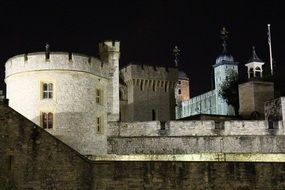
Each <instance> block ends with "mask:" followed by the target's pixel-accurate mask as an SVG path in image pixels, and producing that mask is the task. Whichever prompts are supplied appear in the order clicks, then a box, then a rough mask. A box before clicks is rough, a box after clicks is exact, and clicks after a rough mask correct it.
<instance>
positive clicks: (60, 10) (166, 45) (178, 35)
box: [0, 0, 285, 96]
mask: <svg viewBox="0 0 285 190" xmlns="http://www.w3.org/2000/svg"><path fill="white" fill-rule="evenodd" d="M105 1H106V0H105ZM105 1H104V2H105ZM75 2H76V3H75ZM93 2H95V4H94V5H93V4H91V3H87V2H84V1H62V0H58V1H51V0H46V1H38V4H32V3H28V1H19V2H16V1H12V0H6V1H5V0H2V1H1V2H0V21H1V22H0V23H1V30H0V34H1V35H0V39H1V40H0V49H1V52H0V63H1V65H0V76H1V77H0V80H1V82H0V83H4V64H5V62H6V60H7V59H8V58H9V57H12V56H14V55H17V54H22V53H29V52H35V51H44V46H45V43H46V42H48V43H49V44H50V46H51V51H72V52H78V53H83V54H87V55H92V56H96V57H97V56H98V43H99V42H101V41H103V40H106V39H112V40H119V41H121V60H120V64H121V66H123V65H126V64H127V63H129V62H131V61H136V62H155V63H158V64H165V65H166V64H169V63H171V62H172V60H173V57H172V49H173V47H174V46H175V45H178V47H179V48H180V49H181V51H182V56H181V58H180V59H181V63H180V67H181V69H183V70H184V71H185V72H186V73H187V74H188V75H189V77H190V83H191V96H193V95H198V94H200V93H203V92H206V91H208V90H210V89H211V72H212V70H213V69H212V65H213V64H214V63H215V59H216V57H217V56H218V55H219V54H220V53H221V51H222V47H221V43H222V42H221V39H220V38H219V32H220V30H221V28H222V27H223V26H225V27H226V28H227V30H228V31H229V33H230V39H229V42H228V44H229V45H228V50H229V52H230V53H231V54H232V55H233V57H234V58H235V60H236V61H238V62H240V65H239V69H240V70H241V74H243V72H244V64H245V63H246V62H247V61H248V60H249V58H250V56H251V46H253V45H254V46H255V47H256V52H257V54H258V56H259V57H260V58H261V59H262V60H264V61H265V62H266V66H265V69H269V64H268V62H269V53H268V43H267V24H268V23H270V24H271V34H272V46H273V58H274V59H275V61H276V67H279V68H278V70H279V71H280V72H281V71H283V69H284V67H283V66H282V65H284V64H285V52H284V50H283V49H284V48H283V46H284V42H285V27H284V23H285V22H284V18H285V17H284V13H283V12H284V11H285V10H284V8H282V6H281V3H280V2H279V1H274V0H267V1H264V0H259V1H250V2H249V0H247V1H244V0H238V1H230V0H228V1H217V0H216V1H202V0H201V1H198V0H197V1H190V0H188V1H178V0H171V1H170V0H153V1H142V0H141V1H138V0H130V1H119V0H117V1H106V2H105V3H103V1H102V2H100V1H93ZM197 2H200V3H197ZM3 86H4V85H3V84H1V85H0V87H2V88H3Z"/></svg>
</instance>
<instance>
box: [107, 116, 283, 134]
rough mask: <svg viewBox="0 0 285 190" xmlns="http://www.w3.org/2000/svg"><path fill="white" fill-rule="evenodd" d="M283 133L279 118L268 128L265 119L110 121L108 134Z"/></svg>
mask: <svg viewBox="0 0 285 190" xmlns="http://www.w3.org/2000/svg"><path fill="white" fill-rule="evenodd" d="M259 135H261V136H262V135H285V131H284V126H283V122H282V121H278V122H276V124H275V127H274V129H270V128H269V124H268V121H266V120H264V121H259V120H258V121H246V120H244V121H241V120H236V121H224V122H215V121H212V120H205V121H199V120H197V121H168V122H166V123H163V122H160V121H149V122H121V123H109V130H108V136H117V137H133V136H136V137H167V136H168V137H175V136H176V137H181V136H259Z"/></svg>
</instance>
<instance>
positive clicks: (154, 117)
mask: <svg viewBox="0 0 285 190" xmlns="http://www.w3.org/2000/svg"><path fill="white" fill-rule="evenodd" d="M152 120H153V121H155V120H156V111H155V110H152Z"/></svg>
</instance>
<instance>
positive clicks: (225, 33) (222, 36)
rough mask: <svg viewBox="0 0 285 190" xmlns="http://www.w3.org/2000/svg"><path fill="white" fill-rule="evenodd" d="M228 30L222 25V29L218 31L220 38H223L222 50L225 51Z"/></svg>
mask: <svg viewBox="0 0 285 190" xmlns="http://www.w3.org/2000/svg"><path fill="white" fill-rule="evenodd" d="M228 34H229V32H228V31H227V30H226V28H225V27H223V29H222V30H221V32H220V35H221V39H222V40H223V52H224V53H225V52H227V41H226V40H227V39H228V38H229V36H228Z"/></svg>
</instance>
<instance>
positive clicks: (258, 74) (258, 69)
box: [255, 67, 261, 77]
mask: <svg viewBox="0 0 285 190" xmlns="http://www.w3.org/2000/svg"><path fill="white" fill-rule="evenodd" d="M255 77H261V69H260V67H255Z"/></svg>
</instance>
